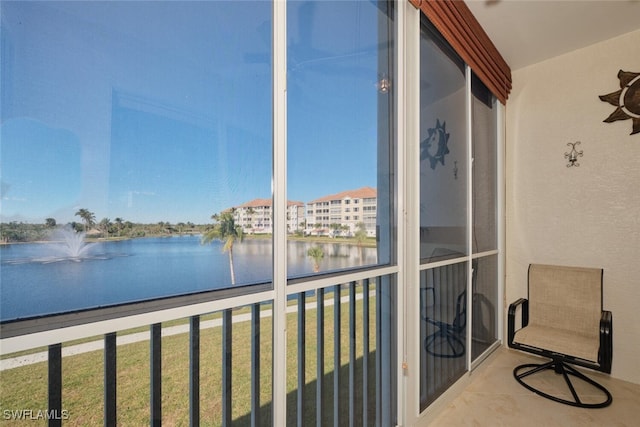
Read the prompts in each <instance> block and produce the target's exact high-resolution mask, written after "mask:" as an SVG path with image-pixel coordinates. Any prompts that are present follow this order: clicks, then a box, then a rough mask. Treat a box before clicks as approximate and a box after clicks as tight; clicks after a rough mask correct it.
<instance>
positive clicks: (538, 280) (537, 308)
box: [529, 264, 602, 340]
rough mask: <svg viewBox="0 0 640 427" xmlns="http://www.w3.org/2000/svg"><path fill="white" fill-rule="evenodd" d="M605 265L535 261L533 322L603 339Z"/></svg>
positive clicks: (531, 280)
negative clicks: (601, 266)
mask: <svg viewBox="0 0 640 427" xmlns="http://www.w3.org/2000/svg"><path fill="white" fill-rule="evenodd" d="M601 315H602V269H600V268H583V267H564V266H554V265H541V264H531V265H530V266H529V324H531V325H539V326H544V327H549V328H561V329H566V330H570V331H575V332H576V333H577V334H580V335H583V336H588V337H593V338H594V339H596V340H597V339H599V332H600V318H601Z"/></svg>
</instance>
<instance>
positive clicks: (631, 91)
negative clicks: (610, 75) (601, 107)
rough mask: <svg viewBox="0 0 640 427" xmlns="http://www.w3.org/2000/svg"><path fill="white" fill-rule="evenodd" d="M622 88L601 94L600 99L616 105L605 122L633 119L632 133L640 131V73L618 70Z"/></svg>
mask: <svg viewBox="0 0 640 427" xmlns="http://www.w3.org/2000/svg"><path fill="white" fill-rule="evenodd" d="M618 80H620V90H617V91H615V92H611V93H609V94H607V95H600V100H601V101H604V102H608V103H609V104H611V105H613V106H615V107H616V110H615V111H614V112H613V113H611V115H610V116H609V117H607V118H606V119H604V122H605V123H612V122H615V121H618V120H627V119H631V122H632V123H633V126H632V127H633V130H632V132H631V134H630V135H633V134H634V133H640V73H632V72H629V71H622V70H620V71H618Z"/></svg>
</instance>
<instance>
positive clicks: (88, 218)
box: [75, 209, 96, 232]
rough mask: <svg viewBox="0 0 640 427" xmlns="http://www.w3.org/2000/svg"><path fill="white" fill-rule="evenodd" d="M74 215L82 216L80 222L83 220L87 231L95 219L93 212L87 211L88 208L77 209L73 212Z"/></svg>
mask: <svg viewBox="0 0 640 427" xmlns="http://www.w3.org/2000/svg"><path fill="white" fill-rule="evenodd" d="M75 215H76V216H79V217H80V218H82V222H84V231H85V232H87V231H89V227H91V226H92V225H93V224H94V223H95V221H96V216H95V214H94V213H93V212H91V211H89V209H79V210H78V212H76V213H75Z"/></svg>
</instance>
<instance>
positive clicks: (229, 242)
mask: <svg viewBox="0 0 640 427" xmlns="http://www.w3.org/2000/svg"><path fill="white" fill-rule="evenodd" d="M211 219H213V220H214V221H215V222H216V224H215V225H214V226H213V228H211V229H210V230H208V231H207V232H206V233H205V234H204V235H203V236H202V239H201V243H202V244H203V245H206V244H209V243H211V242H212V241H213V240H215V239H218V240H220V241H221V242H224V246H223V247H222V252H228V253H229V271H230V272H231V285H235V284H236V273H235V270H234V268H233V244H234V242H235V241H236V240H238V242H242V238H243V237H244V233H243V232H242V227H241V226H239V225H236V221H235V219H234V217H233V212H232V211H226V212H223V213H221V214H214V215H212V216H211Z"/></svg>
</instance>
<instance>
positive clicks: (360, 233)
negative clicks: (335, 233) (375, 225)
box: [355, 222, 367, 263]
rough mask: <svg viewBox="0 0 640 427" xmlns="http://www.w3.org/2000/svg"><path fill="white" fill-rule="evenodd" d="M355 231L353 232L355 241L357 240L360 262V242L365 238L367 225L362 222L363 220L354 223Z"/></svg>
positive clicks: (361, 254)
mask: <svg viewBox="0 0 640 427" xmlns="http://www.w3.org/2000/svg"><path fill="white" fill-rule="evenodd" d="M356 228H357V230H356V232H355V238H356V241H357V242H358V252H359V253H360V262H361V263H362V262H364V256H363V255H364V254H363V251H362V242H364V241H365V239H366V238H367V226H366V225H365V224H364V222H359V223H357V224H356Z"/></svg>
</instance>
